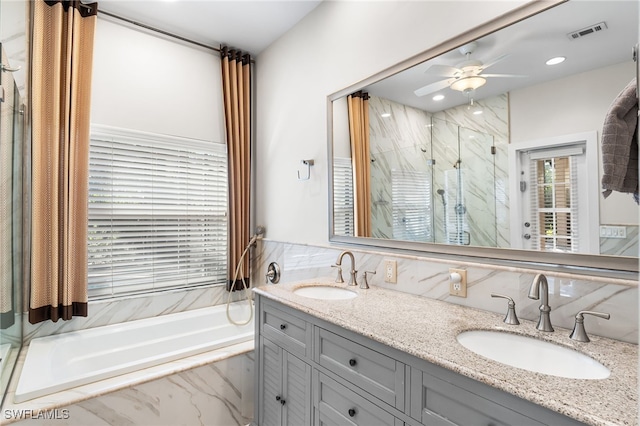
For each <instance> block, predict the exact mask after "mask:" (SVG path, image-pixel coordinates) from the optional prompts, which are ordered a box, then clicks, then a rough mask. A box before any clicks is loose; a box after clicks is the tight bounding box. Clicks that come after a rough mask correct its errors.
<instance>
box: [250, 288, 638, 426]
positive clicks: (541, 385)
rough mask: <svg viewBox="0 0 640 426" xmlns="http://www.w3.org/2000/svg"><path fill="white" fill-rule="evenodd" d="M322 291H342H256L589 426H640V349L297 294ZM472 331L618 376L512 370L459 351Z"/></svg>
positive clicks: (421, 302) (391, 304)
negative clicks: (547, 348)
mask: <svg viewBox="0 0 640 426" xmlns="http://www.w3.org/2000/svg"><path fill="white" fill-rule="evenodd" d="M319 283H321V284H322V285H337V284H332V283H330V282H328V281H325V280H313V281H305V282H298V283H291V284H278V285H268V286H263V287H259V288H256V289H254V291H255V292H256V293H258V294H260V295H262V296H264V297H267V298H269V299H272V300H276V301H278V302H281V303H282V304H284V305H287V306H290V307H292V308H295V309H298V310H300V311H302V312H306V313H308V314H310V315H313V316H315V317H318V318H320V319H323V320H325V321H328V322H330V323H333V324H336V325H338V326H340V327H343V328H345V329H347V330H351V331H354V332H356V333H359V334H361V335H363V336H366V337H369V338H371V339H373V340H376V341H378V342H380V343H383V344H385V345H387V346H390V347H392V348H395V349H398V350H400V351H403V352H406V353H408V354H410V355H413V356H415V357H417V358H421V359H424V360H426V361H429V362H431V363H433V364H436V365H439V366H441V367H444V368H447V369H449V370H452V371H455V372H456V373H459V374H461V375H464V376H467V377H470V378H472V379H475V380H478V381H480V382H482V383H486V384H488V385H490V386H493V387H495V388H497V389H500V390H503V391H505V392H508V393H510V394H513V395H516V396H519V397H521V398H523V399H525V400H528V401H531V402H533V403H535V404H538V405H541V406H543V407H547V408H549V409H551V410H553V411H556V412H559V413H562V414H565V415H567V416H569V417H571V418H574V419H576V420H578V421H581V422H584V423H586V424H590V425H637V424H638V417H637V415H638V347H637V346H636V345H633V344H629V343H625V342H621V341H617V340H611V339H606V338H603V337H598V336H590V338H591V342H589V343H580V342H576V341H573V340H571V339H569V334H570V332H571V330H567V329H563V328H559V327H556V328H555V332H554V333H545V332H540V331H538V330H536V328H535V326H536V324H535V323H534V322H531V321H526V320H521V324H520V325H519V326H509V325H506V324H504V323H503V322H502V319H503V315H499V314H495V313H492V312H487V311H481V310H478V309H474V308H468V307H464V306H460V305H455V304H451V303H446V302H442V301H438V300H433V299H428V298H425V297H421V296H415V295H411V294H407V293H401V292H397V291H392V290H386V289H383V288H380V287H371V288H370V289H368V290H361V289H359V288H357V287H349V289H350V290H353V291H355V292H357V293H358V297H356V298H353V299H349V300H318V299H311V298H307V297H303V296H298V295H296V294H294V293H293V290H295V289H296V288H298V287H302V286H309V285H314V284H319ZM337 286H344V284H341V285H337ZM505 312H506V303H505ZM551 320H552V322H553V311H552V312H551ZM466 330H504V331H508V332H511V333H515V334H522V335H528V336H535V337H536V338H539V339H541V340H546V341H549V342H554V343H556V344H559V345H561V346H565V347H569V348H573V349H576V350H578V351H580V352H583V353H585V354H587V355H589V356H591V357H592V358H594V359H596V360H598V361H600V362H601V363H602V364H604V365H605V366H606V367H607V368H609V370H611V375H610V376H609V377H608V378H607V379H603V380H584V379H567V378H562V377H555V376H549V375H545V374H540V373H534V372H530V371H527V370H522V369H519V368H515V367H510V366H507V365H504V364H501V363H498V362H495V361H492V360H490V359H488V358H484V357H481V356H479V355H476V354H475V353H474V352H471V351H470V350H468V349H466V348H464V347H463V346H462V345H460V343H458V341H457V340H456V336H457V335H458V334H459V333H461V332H463V331H466ZM587 332H588V328H587Z"/></svg>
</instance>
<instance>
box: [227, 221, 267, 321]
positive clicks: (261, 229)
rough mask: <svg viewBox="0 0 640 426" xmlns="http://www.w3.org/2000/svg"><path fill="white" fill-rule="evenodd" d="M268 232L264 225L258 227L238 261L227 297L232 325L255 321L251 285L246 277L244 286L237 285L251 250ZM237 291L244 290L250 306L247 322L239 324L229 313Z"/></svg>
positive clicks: (243, 281)
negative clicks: (233, 293) (232, 294)
mask: <svg viewBox="0 0 640 426" xmlns="http://www.w3.org/2000/svg"><path fill="white" fill-rule="evenodd" d="M265 232H266V229H265V227H264V226H262V225H258V226H256V233H255V234H253V236H252V237H251V239H250V240H249V244H247V246H246V247H245V249H244V251H243V252H242V255H241V256H240V260H238V265H237V266H236V270H235V274H234V276H233V280H231V281H230V283H229V286H228V288H227V291H228V292H229V293H228V296H227V319H228V320H229V322H230V323H231V324H235V325H246V324H249V323H250V322H251V320H252V319H253V302H252V301H251V295H250V292H249V285H247V281H246V280H245V277H242V278H241V279H240V281H239V282H240V283H242V286H239V285H238V286H237V287H236V283H238V274H239V272H240V269H242V267H243V264H244V259H245V257H246V256H247V254H248V253H249V249H250V248H251V247H254V246H255V245H256V242H257V241H258V239H259V238H261V237H262V236H263V235H264V233H265ZM236 290H244V295H245V297H246V300H247V303H248V304H249V312H250V313H249V318H248V319H247V320H246V321H245V322H238V321H235V320H234V319H233V318H231V314H230V313H229V306H230V303H231V293H232V292H233V291H236Z"/></svg>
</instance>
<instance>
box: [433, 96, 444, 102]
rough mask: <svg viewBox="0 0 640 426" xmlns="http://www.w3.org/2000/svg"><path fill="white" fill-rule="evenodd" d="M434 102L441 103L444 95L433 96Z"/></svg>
mask: <svg viewBox="0 0 640 426" xmlns="http://www.w3.org/2000/svg"><path fill="white" fill-rule="evenodd" d="M431 99H433V100H434V101H441V100H443V99H444V95H435V96H434V97H433V98H431Z"/></svg>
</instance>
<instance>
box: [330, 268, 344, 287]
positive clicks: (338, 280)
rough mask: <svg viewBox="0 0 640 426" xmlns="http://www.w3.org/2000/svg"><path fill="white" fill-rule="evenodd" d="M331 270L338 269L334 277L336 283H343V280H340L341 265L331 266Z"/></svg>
mask: <svg viewBox="0 0 640 426" xmlns="http://www.w3.org/2000/svg"><path fill="white" fill-rule="evenodd" d="M331 267H332V268H338V276H337V277H336V282H337V283H343V282H344V278H342V265H331Z"/></svg>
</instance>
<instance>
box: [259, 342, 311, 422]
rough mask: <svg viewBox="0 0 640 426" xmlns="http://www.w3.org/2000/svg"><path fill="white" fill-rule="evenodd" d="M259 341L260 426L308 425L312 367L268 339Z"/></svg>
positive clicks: (309, 419) (309, 420)
mask: <svg viewBox="0 0 640 426" xmlns="http://www.w3.org/2000/svg"><path fill="white" fill-rule="evenodd" d="M260 340H261V342H262V348H261V351H260V353H261V355H260V356H261V359H260V367H261V368H262V378H263V379H262V389H261V395H260V398H261V413H260V419H261V426H279V425H291V426H300V425H310V424H311V412H312V410H311V366H310V365H308V364H307V363H305V362H304V361H302V360H300V359H299V358H297V357H296V356H294V355H292V354H290V353H288V352H287V351H285V350H283V349H282V348H281V347H279V346H278V345H276V344H275V343H273V342H271V341H270V340H268V339H265V338H262V339H260Z"/></svg>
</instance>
